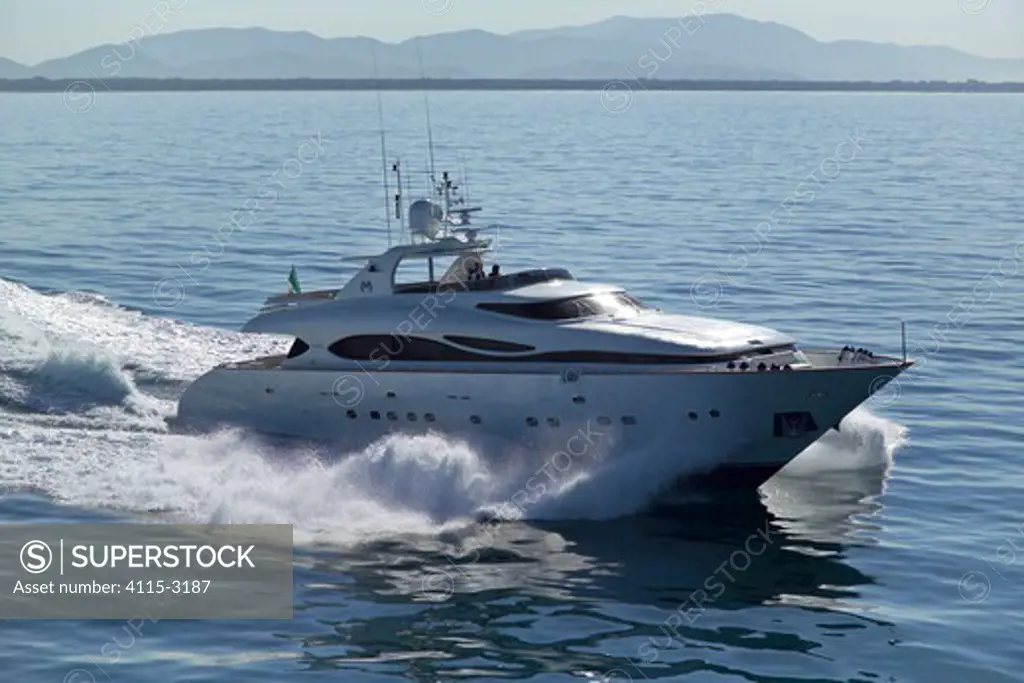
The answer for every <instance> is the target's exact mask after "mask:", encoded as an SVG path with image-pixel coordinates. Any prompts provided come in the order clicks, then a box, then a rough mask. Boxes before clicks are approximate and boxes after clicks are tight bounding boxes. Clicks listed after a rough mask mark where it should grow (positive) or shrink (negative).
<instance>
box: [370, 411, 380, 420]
mask: <svg viewBox="0 0 1024 683" xmlns="http://www.w3.org/2000/svg"><path fill="white" fill-rule="evenodd" d="M370 419H371V420H379V419H380V413H378V412H377V411H376V410H371V411H370Z"/></svg>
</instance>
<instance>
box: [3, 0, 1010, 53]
mask: <svg viewBox="0 0 1024 683" xmlns="http://www.w3.org/2000/svg"><path fill="white" fill-rule="evenodd" d="M700 4H704V5H706V6H707V7H709V8H711V9H717V10H718V11H724V12H732V13H735V14H740V15H743V16H746V17H750V18H753V19H761V20H770V21H778V22H780V23H784V24H788V25H790V26H793V27H795V28H798V29H800V30H802V31H804V32H806V33H808V34H810V35H811V36H813V37H815V38H817V39H819V40H835V39H839V38H861V39H864V40H872V41H880V42H894V43H902V44H940V45H950V46H953V47H957V48H959V49H962V50H966V51H968V52H973V53H975V54H981V55H986V56H993V57H1024V0H629V1H628V2H627V1H626V0H376V1H374V0H0V56H4V57H8V58H10V59H14V60H16V61H19V62H22V63H24V64H29V65H31V64H35V63H38V62H40V61H42V60H45V59H50V58H52V57H61V56H65V55H68V54H71V53H73V52H77V51H79V50H82V49H85V48H87V47H93V46H95V45H99V44H102V43H121V42H124V41H125V40H127V39H128V37H129V34H130V32H131V31H132V29H133V28H134V27H140V28H139V29H136V34H138V33H139V32H140V31H142V30H144V29H141V27H142V26H143V25H144V24H148V26H149V27H150V29H151V32H170V31H177V30H181V29H186V28H199V27H208V26H265V27H268V28H280V29H290V30H308V31H311V32H313V33H316V34H317V35H321V36H325V37H334V36H351V35H370V36H374V37H377V38H381V39H383V40H388V41H395V40H401V39H403V38H408V37H410V36H414V35H421V34H427V33H438V32H442V31H451V30H459V29H466V28H482V29H485V30H488V31H493V32H495V33H510V32H512V31H517V30H520V29H524V28H541V27H549V26H556V25H566V24H584V23H589V22H592V21H598V20H600V19H604V18H607V17H610V16H615V15H630V16H656V17H679V16H683V15H685V14H689V13H691V12H692V11H693V9H694V7H695V6H696V5H700ZM160 5H163V6H164V7H169V8H170V11H164V14H165V15H166V20H159V19H157V14H158V13H157V12H156V11H155V8H157V7H158V6H160Z"/></svg>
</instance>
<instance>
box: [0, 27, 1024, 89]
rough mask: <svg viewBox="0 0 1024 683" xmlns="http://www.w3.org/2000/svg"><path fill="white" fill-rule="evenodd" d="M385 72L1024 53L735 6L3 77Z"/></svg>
mask: <svg viewBox="0 0 1024 683" xmlns="http://www.w3.org/2000/svg"><path fill="white" fill-rule="evenodd" d="M375 55H376V60H377V68H378V73H379V76H380V78H389V79H397V78H404V79H409V78H418V77H419V76H420V74H421V71H420V66H419V56H420V55H422V59H423V72H424V73H425V74H426V76H427V77H429V78H477V79H483V78H486V79H501V78H510V79H511V78H516V79H524V78H525V79H609V80H611V79H622V80H627V79H629V78H632V77H638V78H653V79H661V80H675V79H715V80H745V81H760V80H792V81H801V80H812V81H880V82H887V81H893V80H903V81H933V80H942V81H966V80H968V79H974V80H979V81H989V82H999V81H1024V59H989V58H985V57H977V56H975V55H970V54H967V53H964V52H959V51H957V50H954V49H951V48H947V47H902V46H898V45H890V44H880V43H870V42H866V41H859V40H842V41H836V42H828V43H826V42H821V41H818V40H815V39H813V38H811V37H810V36H808V35H806V34H804V33H801V32H800V31H797V30H796V29H793V28H790V27H788V26H783V25H781V24H776V23H771V22H760V21H752V20H749V19H744V18H742V17H738V16H735V15H731V14H716V15H709V16H706V17H705V18H704V23H703V24H700V23H698V21H697V20H696V19H694V18H692V17H691V18H689V19H635V18H630V17H614V18H612V19H608V20H605V21H602V22H599V23H596V24H589V25H587V26H573V27H562V28H552V29H543V30H532V31H521V32H519V33H513V34H511V35H496V34H493V33H488V32H486V31H475V30H474V31H459V32H454V33H442V34H437V35H430V36H422V37H418V38H412V39H409V40H406V41H404V42H401V43H397V44H392V43H383V42H381V41H378V40H376V39H373V38H366V37H357V38H320V37H319V36H315V35H313V34H312V33H308V32H284V31H271V30H268V29H262V28H249V29H231V28H212V29H201V30H190V31H179V32H175V33H165V34H159V35H154V36H148V37H146V38H142V39H141V40H140V41H139V42H138V43H137V44H123V45H101V46H98V47H94V48H90V49H88V50H85V51H83V52H79V53H77V54H73V55H71V56H69V57H62V58H59V59H51V60H49V61H45V62H42V63H41V64H36V65H35V66H32V67H28V66H23V65H21V64H18V63H17V62H13V61H11V60H9V59H4V58H2V57H0V79H22V78H32V77H35V76H41V77H43V78H48V79H73V78H82V79H90V78H100V79H104V80H105V79H108V78H185V79H275V78H280V79H296V78H323V79H326V78H337V79H346V78H348V79H353V78H373V77H374V66H373V64H374V56H375Z"/></svg>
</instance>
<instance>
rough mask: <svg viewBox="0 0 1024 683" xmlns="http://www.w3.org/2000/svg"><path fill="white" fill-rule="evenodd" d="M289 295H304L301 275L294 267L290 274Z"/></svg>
mask: <svg viewBox="0 0 1024 683" xmlns="http://www.w3.org/2000/svg"><path fill="white" fill-rule="evenodd" d="M288 293H289V294H302V286H301V285H300V284H299V273H298V271H297V270H295V266H292V272H290V273H288Z"/></svg>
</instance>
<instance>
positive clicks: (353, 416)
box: [345, 409, 356, 420]
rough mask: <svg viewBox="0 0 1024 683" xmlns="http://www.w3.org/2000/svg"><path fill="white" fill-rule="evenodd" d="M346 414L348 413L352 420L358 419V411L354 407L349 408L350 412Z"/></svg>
mask: <svg viewBox="0 0 1024 683" xmlns="http://www.w3.org/2000/svg"><path fill="white" fill-rule="evenodd" d="M345 414H346V415H348V417H349V419H350V420H354V419H356V411H354V410H352V409H349V410H348V412H346V413H345Z"/></svg>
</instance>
